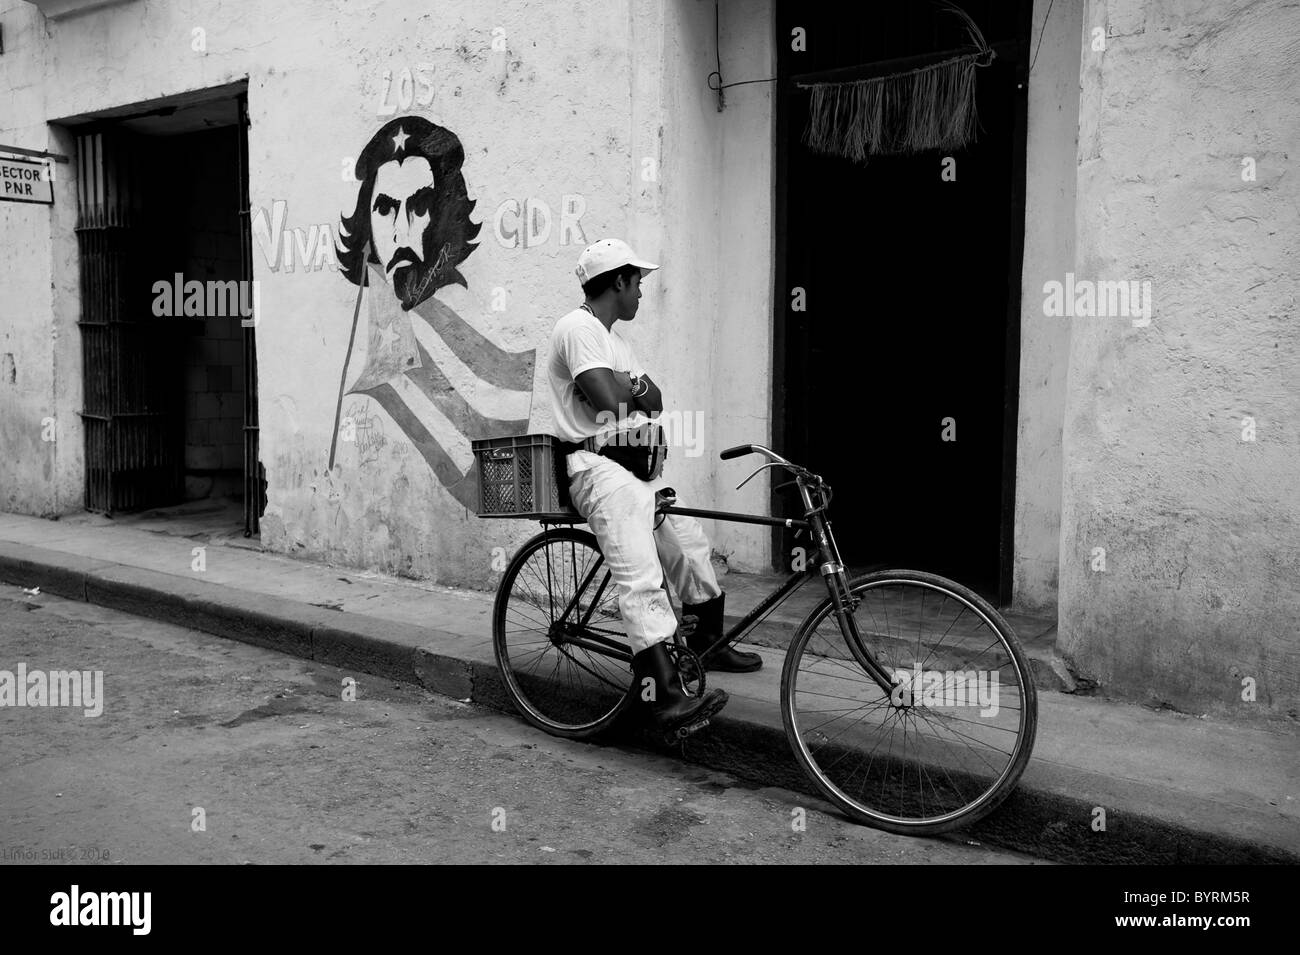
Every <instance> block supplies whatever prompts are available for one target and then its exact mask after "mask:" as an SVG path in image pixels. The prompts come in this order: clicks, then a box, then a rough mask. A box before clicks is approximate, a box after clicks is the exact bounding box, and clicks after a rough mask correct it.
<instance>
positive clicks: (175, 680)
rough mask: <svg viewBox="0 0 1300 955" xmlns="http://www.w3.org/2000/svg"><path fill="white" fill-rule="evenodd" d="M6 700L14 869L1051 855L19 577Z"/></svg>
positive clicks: (1, 827)
mask: <svg viewBox="0 0 1300 955" xmlns="http://www.w3.org/2000/svg"><path fill="white" fill-rule="evenodd" d="M20 664H21V665H23V666H25V667H26V670H27V672H28V673H29V674H31V673H34V672H36V671H41V672H43V673H48V672H50V671H60V670H72V669H76V670H81V671H92V672H93V671H97V670H98V671H102V673H103V694H102V700H101V701H99V702H101V703H102V713H100V715H98V716H88V715H86V712H85V709H86V703H87V702H88V701H87V700H85V699H83V700H81V703H82V704H83V705H82V707H81V708H75V709H74V708H71V707H66V706H58V707H56V706H48V705H47V706H44V707H39V706H38V707H31V706H22V707H18V706H12V705H8V703H9V702H12V700H9V701H6V700H5V697H4V693H3V689H4V688H3V684H4V681H5V675H4V672H3V671H8V672H9V673H11V674H15V675H16V674H17V672H18V668H19V665H20ZM347 679H352V680H355V697H356V698H355V699H354V700H348V699H345V698H344V697H345V696H346V695H349V694H348V693H347V692H345V691H346V690H347V689H348V687H347V686H346V684H345V680H347ZM89 682H90V685H92V686H93V677H92V678H91V680H90V681H89ZM47 702H53V701H51V700H47ZM0 704H5V705H0V861H5V862H10V863H15V862H18V863H21V862H34V863H41V862H57V861H66V862H76V863H87V862H104V863H109V864H124V863H125V864H131V863H163V864H189V863H228V864H239V863H258V864H265V863H321V862H330V863H439V862H464V863H484V862H528V863H539V864H557V863H570V864H573V863H586V864H591V863H652V864H662V863H668V864H688V863H719V862H753V863H792V862H793V863H816V864H835V863H848V864H879V863H904V864H917V863H920V864H925V863H944V864H975V863H1025V862H1032V861H1034V860H1029V859H1026V858H1024V857H1021V856H1016V855H1013V854H1009V853H1005V852H1000V851H995V850H993V849H991V848H988V847H985V846H979V845H974V844H969V843H968V842H967V841H966V840H965V839H963V838H961V837H960V836H956V837H951V838H947V839H941V840H936V839H913V838H907V837H902V836H895V835H891V834H888V833H882V832H877V831H875V830H872V829H868V828H864V827H862V826H858V825H855V824H853V823H850V822H848V821H846V820H844V819H843V818H841V817H840V816H838V815H836V814H835V813H834V812H833V811H832V810H830V808H829V807H828V806H826V805H825V804H821V803H818V802H816V801H815V800H812V799H811V798H810V797H808V796H804V795H800V794H797V793H793V792H789V791H786V790H782V789H775V788H755V787H753V786H752V785H750V784H747V783H742V782H740V781H738V780H737V779H734V778H732V777H730V776H727V775H725V774H722V773H717V772H713V771H710V770H707V769H703V768H701V767H698V766H692V765H689V764H686V763H682V762H678V761H675V760H673V759H670V758H666V757H664V756H660V755H657V754H653V753H648V752H644V751H639V750H635V749H625V748H620V747H615V746H610V745H599V744H588V743H573V742H569V741H566V740H560V739H554V738H552V737H549V736H546V735H544V734H542V733H540V732H537V731H535V730H533V729H532V728H531V727H529V726H527V725H526V724H524V723H523V722H522V721H521V720H519V719H517V718H516V717H514V716H513V715H510V714H502V713H497V712H494V711H491V710H485V709H482V708H479V707H474V706H469V705H466V704H462V703H458V702H456V701H454V700H448V699H445V698H442V697H435V696H432V695H430V694H428V693H426V692H424V691H423V690H421V689H419V688H418V687H413V686H409V685H405V684H394V683H392V682H391V681H385V680H382V679H380V678H378V677H372V676H368V675H366V674H364V673H349V672H346V671H343V670H338V669H334V668H332V667H325V666H319V665H316V664H313V663H310V662H307V661H304V660H299V659H297V658H294V657H289V656H284V655H281V654H278V653H274V652H271V651H268V650H262V649H259V648H256V647H250V646H246V645H244V644H240V643H235V642H232V641H229V640H225V639H222V638H219V637H214V636H211V635H209V634H204V633H200V632H197V631H192V630H186V629H183V628H180V627H175V626H170V625H167V624H160V623H155V622H152V621H149V620H143V619H140V618H137V617H132V616H129V615H126V614H122V613H117V612H115V611H111V610H106V609H104V608H101V607H95V606H91V605H88V604H83V603H78V602H75V601H69V600H64V599H61V598H58V597H53V596H48V595H39V596H34V597H25V596H24V595H23V593H22V591H20V590H19V589H18V588H16V587H11V586H8V585H5V586H4V588H3V589H2V590H0ZM92 708H93V707H92ZM800 810H802V812H799V811H800ZM799 817H802V818H803V819H804V820H805V827H804V829H803V831H796V822H797V819H798V818H799Z"/></svg>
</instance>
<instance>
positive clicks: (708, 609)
mask: <svg viewBox="0 0 1300 955" xmlns="http://www.w3.org/2000/svg"><path fill="white" fill-rule="evenodd" d="M657 268H658V266H657V265H654V264H653V263H650V262H646V261H644V260H642V259H640V258H638V257H637V255H636V253H634V252H633V251H632V249H631V247H630V246H628V244H627V243H626V242H623V241H621V240H619V239H604V240H602V241H600V242H597V243H595V244H594V245H591V246H588V247H587V248H586V249H584V250H583V252H582V255H581V256H579V257H578V267H577V270H576V271H577V275H578V281H579V282H580V283H581V284H582V290H583V294H584V296H585V297H586V301H585V302H584V303H583V304H582V305H581V306H580V307H578V308H576V309H574V310H573V311H572V312H570V313H569V314H567V315H565V316H564V317H563V318H561V319H560V320H559V322H557V323H556V325H555V330H554V331H553V332H552V333H551V357H550V364H549V368H548V377H549V379H550V386H551V404H552V407H553V409H554V413H555V427H556V431H557V433H558V435H559V436H560V438H561V439H562V440H563V441H565V442H567V443H568V450H569V451H570V453H568V454H567V456H566V467H567V471H568V475H569V479H570V480H569V494H570V497H571V499H572V501H573V506H574V507H575V508H576V509H577V511H578V513H580V514H581V515H582V516H583V517H584V518H585V519H586V520H587V522H588V524H589V525H590V526H591V530H592V532H593V533H594V534H595V535H596V539H597V540H598V541H599V542H600V547H601V552H602V553H603V554H604V556H605V561H606V563H607V564H608V566H609V570H610V574H611V576H612V577H613V579H614V582H615V584H616V585H617V587H618V601H619V610H620V612H621V614H622V617H623V622H624V624H625V625H626V627H627V632H628V638H629V640H630V642H631V644H632V653H633V657H632V671H633V674H634V677H635V681H636V685H637V687H638V688H639V689H640V690H641V691H642V692H639V693H638V694H637V699H639V700H642V701H644V702H645V703H648V708H649V713H648V715H649V718H650V720H651V721H652V722H653V723H654V724H656V725H658V726H659V727H661V728H663V729H675V728H678V727H683V726H694V727H698V726H699V725H702V723H703V721H705V720H707V719H708V717H710V716H711V715H713V714H714V713H716V712H717V711H718V710H720V709H722V707H723V706H724V705H725V704H726V702H727V696H726V694H725V693H724V692H723V691H721V690H717V689H714V690H710V691H708V692H707V693H706V694H705V695H704V697H703V698H691V697H688V696H686V695H685V694H684V693H683V692H682V690H681V687H680V684H679V682H678V680H677V679H676V678H675V677H676V673H675V669H674V665H673V661H672V658H671V657H670V656H669V654H668V651H667V648H666V646H665V641H667V640H669V639H671V638H672V636H673V634H674V633H675V632H676V630H677V619H676V617H674V616H673V612H672V608H671V606H670V605H669V602H668V597H667V594H666V593H665V592H664V590H663V586H662V582H663V578H664V575H665V574H667V576H668V579H669V580H671V581H672V584H673V586H674V588H675V589H676V591H677V594H678V596H679V598H680V599H681V601H682V612H683V615H687V614H689V615H693V616H694V617H696V618H697V623H696V626H695V630H694V632H693V633H692V634H691V635H690V636H689V637H688V638H687V642H688V645H689V646H690V647H691V649H692V650H694V651H696V652H697V653H702V652H703V651H704V650H705V649H706V648H707V647H708V646H709V644H710V643H712V642H714V640H716V639H717V637H718V636H719V635H720V634H721V633H722V619H723V617H722V614H723V604H724V601H725V595H724V594H723V592H722V588H721V587H719V586H718V581H717V577H716V576H715V575H714V573H713V566H712V564H710V563H709V551H710V548H709V541H708V538H707V537H705V535H704V531H703V529H702V528H701V527H700V525H699V523H698V522H697V521H695V520H693V519H692V518H689V517H683V516H680V515H667V516H665V517H664V518H663V520H662V522H661V523H659V524H658V526H657V527H656V526H655V525H656V519H655V483H654V482H652V481H650V480H645V479H643V478H642V477H641V476H639V475H637V474H634V473H633V472H632V471H631V470H629V469H628V467H627V466H625V465H624V464H622V463H619V461H618V460H616V458H619V459H626V458H627V455H626V452H623V451H620V448H627V446H628V445H631V448H630V449H629V450H631V451H632V453H633V454H635V453H636V452H637V450H638V445H637V442H638V441H641V440H644V437H645V436H646V435H647V434H649V433H650V432H651V430H652V426H653V421H652V419H653V417H655V416H657V415H658V414H659V413H660V412H661V411H663V398H662V396H661V394H660V392H659V387H658V386H657V385H656V384H655V383H654V381H653V380H651V378H650V376H649V375H647V374H646V373H645V369H644V368H643V367H642V366H641V364H640V362H639V361H637V358H636V356H635V355H634V354H633V352H632V348H631V346H630V345H629V344H628V343H627V341H625V340H624V339H623V337H622V336H621V335H619V334H618V332H617V331H616V330H615V328H614V326H615V325H616V324H617V323H619V322H630V321H632V319H634V318H635V317H636V313H637V308H638V306H639V303H640V299H641V280H642V279H643V278H644V277H645V276H646V275H647V274H649V273H650V272H652V271H654V270H655V269H657ZM629 435H631V437H630V438H629V437H628V436H629ZM640 451H641V453H642V454H645V452H646V449H644V448H640ZM704 662H705V666H706V667H707V668H708V669H714V670H726V671H730V672H741V673H743V672H750V671H753V670H757V669H758V668H759V667H760V666H762V659H761V658H760V657H759V656H758V654H756V653H739V652H737V651H735V650H734V649H731V648H726V649H724V650H722V651H721V652H719V653H716V654H714V655H712V656H711V657H709V658H707V659H706V660H705V661H704ZM647 681H650V682H651V683H652V684H653V689H654V692H653V693H648V692H646V688H647V686H649V685H650V684H648V683H647ZM648 697H649V698H648Z"/></svg>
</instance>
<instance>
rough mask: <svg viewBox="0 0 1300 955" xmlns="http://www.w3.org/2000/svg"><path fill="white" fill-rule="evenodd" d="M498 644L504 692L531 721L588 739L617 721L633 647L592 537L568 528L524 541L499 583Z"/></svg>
mask: <svg viewBox="0 0 1300 955" xmlns="http://www.w3.org/2000/svg"><path fill="white" fill-rule="evenodd" d="M492 644H493V648H494V650H495V652H496V659H497V667H498V669H499V670H500V672H501V678H502V680H503V681H504V683H505V686H506V691H507V692H508V693H509V695H510V698H511V700H512V701H513V702H514V704H515V708H516V709H518V710H519V712H520V713H521V714H522V715H523V717H524V719H526V720H528V722H530V723H532V724H533V725H534V726H536V727H538V728H539V729H542V730H545V731H546V732H548V733H550V734H552V735H554V736H563V737H567V738H569V739H586V738H588V737H591V736H595V735H596V734H598V733H600V732H602V731H603V730H605V729H607V728H608V727H609V726H610V725H611V724H612V723H613V722H614V720H615V719H616V718H617V717H618V715H619V713H620V712H622V710H623V708H624V706H625V705H626V704H627V702H628V692H629V687H630V686H631V684H632V669H631V662H630V661H631V659H632V653H631V649H630V645H629V642H628V638H627V633H626V628H625V627H624V626H623V620H622V617H621V615H620V613H619V607H618V597H617V593H616V588H615V586H614V582H613V580H612V579H611V578H610V575H609V571H608V569H607V568H606V566H605V562H604V558H603V557H602V555H601V553H600V547H599V545H598V544H597V543H596V538H595V535H593V534H591V533H590V532H588V531H584V530H580V529H578V528H575V527H565V528H559V529H555V530H548V531H547V532H545V533H543V534H539V535H538V536H536V537H534V538H532V539H531V540H529V541H528V542H527V543H526V544H524V546H523V547H522V548H521V549H520V551H519V553H518V554H516V555H515V558H514V560H512V561H511V562H510V565H509V566H508V567H507V568H506V571H505V575H504V576H503V577H502V578H501V584H500V586H499V587H498V588H497V597H496V604H495V606H494V608H493V613H492Z"/></svg>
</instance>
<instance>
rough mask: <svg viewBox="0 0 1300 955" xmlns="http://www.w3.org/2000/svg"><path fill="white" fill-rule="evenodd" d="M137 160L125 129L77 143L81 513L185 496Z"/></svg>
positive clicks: (171, 357) (171, 369) (170, 366)
mask: <svg viewBox="0 0 1300 955" xmlns="http://www.w3.org/2000/svg"><path fill="white" fill-rule="evenodd" d="M143 159H144V154H143V150H141V149H139V148H138V145H137V140H136V138H135V137H134V136H132V135H131V134H130V133H127V132H126V131H124V130H106V131H101V132H91V133H86V134H84V135H80V136H78V137H77V227H76V231H77V244H78V246H79V249H80V253H81V256H80V258H81V320H80V321H79V322H78V323H77V325H78V326H79V327H80V329H81V348H82V367H83V375H84V380H85V394H84V410H83V411H82V412H81V417H82V422H83V425H84V427H85V432H86V508H87V509H88V510H92V511H103V512H106V513H113V512H115V511H129V510H139V509H141V508H145V507H155V506H158V505H162V504H171V503H174V502H175V501H177V500H179V499H180V497H181V487H182V477H181V464H182V462H181V456H180V451H181V447H182V438H181V434H180V430H179V429H180V428H181V426H182V423H183V419H182V417H181V413H180V408H179V405H180V402H179V401H177V397H178V396H179V395H180V391H179V388H178V387H177V386H178V378H177V376H178V374H179V369H180V362H179V361H178V360H177V358H176V354H175V352H174V351H172V350H171V348H170V344H169V343H171V342H172V340H173V339H174V332H173V330H172V328H171V327H169V325H168V322H167V319H165V318H163V319H160V318H155V317H154V316H153V314H152V309H151V307H150V302H151V295H150V289H151V283H150V282H149V275H148V272H147V268H148V264H149V263H148V262H147V261H146V260H145V259H146V257H147V253H145V252H143V251H141V250H142V249H144V248H145V247H146V246H145V243H143V242H142V241H141V240H142V238H143V236H142V229H143V221H142V220H143V209H142V201H141V200H142V185H143V183H144V181H145V178H146V174H145V172H144V171H143V169H142V166H141V162H142V161H143Z"/></svg>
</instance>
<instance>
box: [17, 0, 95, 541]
mask: <svg viewBox="0 0 1300 955" xmlns="http://www.w3.org/2000/svg"><path fill="white" fill-rule="evenodd" d="M0 22H2V23H3V24H4V40H5V52H4V55H3V56H0V90H3V91H4V93H3V97H4V99H3V109H0V143H3V144H4V145H6V146H17V147H21V148H24V149H36V150H46V151H50V152H54V153H62V154H64V155H71V154H72V142H71V140H70V139H69V137H67V136H66V135H64V134H62V132H61V131H60V130H58V129H55V128H51V127H49V126H47V125H46V122H45V118H46V116H47V113H46V93H47V89H46V84H45V83H44V82H43V78H44V75H45V66H44V64H45V53H46V50H45V47H44V45H43V42H42V41H43V36H44V29H45V27H44V21H43V18H42V17H41V14H40V12H39V11H38V10H37V9H36V8H35V7H34V6H32V5H31V4H28V3H22V2H18V0H0ZM74 169H75V165H74V164H71V163H59V164H56V165H55V166H54V170H55V171H54V176H55V181H54V183H53V184H52V189H53V192H54V205H53V206H46V205H35V204H23V203H13V202H0V249H2V250H3V255H0V448H3V449H4V454H2V455H0V510H5V511H13V512H15V513H21V514H36V515H41V516H50V515H54V514H60V513H64V512H66V511H69V510H75V509H77V508H80V507H81V506H82V504H83V502H84V456H83V445H82V442H83V437H82V430H81V419H80V418H78V417H77V412H78V411H80V410H81V392H82V382H81V336H80V334H79V333H78V331H77V325H76V322H77V318H78V317H79V310H73V311H69V310H68V309H66V308H63V307H62V305H63V304H64V303H65V302H66V301H67V300H68V299H69V297H71V299H72V300H74V301H75V300H76V296H77V295H78V289H79V283H80V277H79V275H78V259H77V256H76V240H75V236H74V233H73V229H74V228H75V226H76V215H77V196H76V187H75V179H74V177H73V172H72V171H73V170H74ZM59 236H63V237H65V239H64V241H61V242H59V241H56V237H59ZM69 237H70V241H69ZM50 419H52V421H53V424H51V421H50ZM51 437H52V438H53V439H54V440H46V439H47V438H51Z"/></svg>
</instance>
